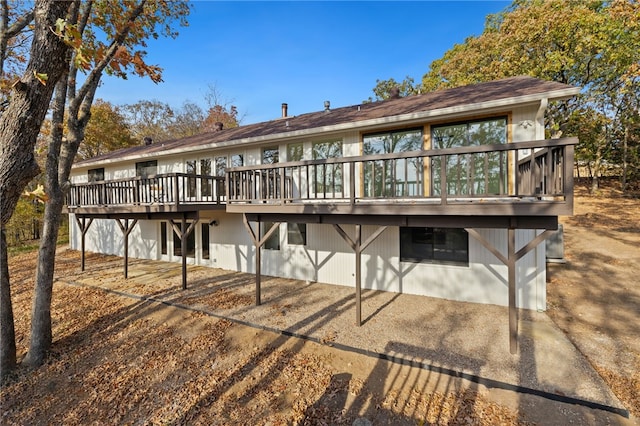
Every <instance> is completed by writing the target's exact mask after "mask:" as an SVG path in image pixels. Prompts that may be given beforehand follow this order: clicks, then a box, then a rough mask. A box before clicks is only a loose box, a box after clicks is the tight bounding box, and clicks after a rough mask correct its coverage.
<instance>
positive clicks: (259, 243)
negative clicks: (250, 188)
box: [242, 213, 281, 306]
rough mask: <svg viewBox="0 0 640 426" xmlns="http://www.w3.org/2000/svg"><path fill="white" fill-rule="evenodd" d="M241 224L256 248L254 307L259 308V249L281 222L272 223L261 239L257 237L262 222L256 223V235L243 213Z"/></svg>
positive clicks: (260, 296) (260, 259)
mask: <svg viewBox="0 0 640 426" xmlns="http://www.w3.org/2000/svg"><path fill="white" fill-rule="evenodd" d="M242 222H243V223H244V226H245V228H246V229H247V232H248V233H249V236H250V237H251V241H252V242H253V245H254V247H255V248H256V306H260V305H261V304H262V295H261V292H262V289H261V284H262V283H261V276H262V269H261V266H262V253H261V251H260V249H261V248H262V246H264V243H266V242H267V240H268V239H269V238H270V237H271V235H273V233H274V232H275V231H276V229H278V227H280V223H281V222H274V223H273V225H271V228H269V229H268V230H267V232H266V233H265V234H264V235H263V236H262V237H261V238H260V237H259V235H260V234H261V232H260V226H261V223H262V222H260V221H258V222H257V223H258V233H257V235H256V233H255V232H254V230H253V228H252V227H251V224H250V223H249V220H248V219H247V215H246V214H244V213H243V214H242Z"/></svg>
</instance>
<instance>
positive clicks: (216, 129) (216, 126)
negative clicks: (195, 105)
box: [213, 121, 223, 132]
mask: <svg viewBox="0 0 640 426" xmlns="http://www.w3.org/2000/svg"><path fill="white" fill-rule="evenodd" d="M222 127H223V124H222V121H216V122H215V123H213V131H214V132H219V131H220V130H222Z"/></svg>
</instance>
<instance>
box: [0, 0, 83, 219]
mask: <svg viewBox="0 0 640 426" xmlns="http://www.w3.org/2000/svg"><path fill="white" fill-rule="evenodd" d="M70 4H71V3H69V2H66V1H52V0H38V1H36V3H35V9H34V11H35V12H34V16H35V26H34V32H33V42H32V43H31V52H30V59H29V64H28V65H27V69H26V72H25V74H24V76H23V77H22V78H21V79H20V80H18V81H17V82H16V83H15V84H14V86H13V90H12V91H11V102H10V103H9V105H8V106H7V108H6V109H5V110H4V111H3V113H2V115H1V116H0V152H1V155H0V194H2V204H1V205H0V218H1V221H2V223H4V224H6V223H7V222H8V220H9V218H10V217H11V215H12V214H13V211H14V210H15V207H16V204H17V202H18V198H20V194H21V193H22V190H23V189H24V188H25V186H26V185H27V184H28V183H29V181H30V180H31V179H32V178H33V177H35V176H36V175H37V174H38V173H39V171H40V168H39V167H38V164H37V163H36V160H35V156H34V147H35V144H36V139H37V136H38V133H39V132H40V125H41V124H42V121H43V120H44V117H45V114H46V112H47V108H48V106H49V101H50V100H51V96H52V94H53V89H54V86H55V83H56V82H57V81H58V79H59V78H60V76H61V75H62V73H63V72H64V70H65V69H67V68H68V63H65V61H64V58H65V57H66V52H67V49H68V47H67V45H66V44H65V43H64V42H63V40H61V38H60V37H58V36H57V35H56V34H55V33H54V31H53V29H54V28H55V23H56V20H57V19H58V18H64V17H65V15H66V13H67V10H68V9H69V6H70ZM36 74H46V76H47V81H48V84H43V83H42V82H41V81H40V80H39V79H38V78H36Z"/></svg>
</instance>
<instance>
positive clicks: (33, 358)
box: [22, 72, 69, 367]
mask: <svg viewBox="0 0 640 426" xmlns="http://www.w3.org/2000/svg"><path fill="white" fill-rule="evenodd" d="M68 76H69V73H68V72H65V73H64V74H63V75H62V77H61V78H60V80H59V81H58V83H57V84H56V92H55V97H54V102H53V111H52V116H51V122H52V124H53V125H52V129H51V137H50V141H49V149H48V152H47V163H46V167H45V192H46V194H47V195H48V198H49V199H48V200H47V202H46V203H45V208H44V228H43V230H42V239H41V240H40V250H39V251H38V265H37V267H36V285H35V293H34V298H33V308H32V313H31V339H30V342H29V352H28V353H27V356H26V357H25V358H24V359H23V360H22V363H23V364H25V365H28V366H31V367H37V366H39V365H42V364H43V363H44V360H45V358H46V356H47V352H48V351H49V349H50V348H51V343H52V342H53V332H52V330H51V299H52V297H53V272H54V269H55V257H56V243H57V240H58V230H59V228H60V215H61V213H62V207H63V204H64V194H63V193H62V191H61V189H60V183H59V181H58V163H59V161H60V146H61V145H62V135H63V131H64V126H63V123H64V110H65V104H66V98H67V85H68V83H67V79H68Z"/></svg>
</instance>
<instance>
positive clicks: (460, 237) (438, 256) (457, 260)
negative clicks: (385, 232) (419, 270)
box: [400, 227, 469, 265]
mask: <svg viewBox="0 0 640 426" xmlns="http://www.w3.org/2000/svg"><path fill="white" fill-rule="evenodd" d="M400 261H402V262H414V263H444V264H454V265H469V234H468V233H467V231H465V230H464V229H459V228H426V227H414V228H409V227H407V228H400Z"/></svg>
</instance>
